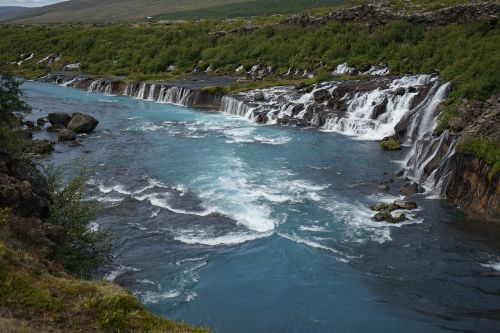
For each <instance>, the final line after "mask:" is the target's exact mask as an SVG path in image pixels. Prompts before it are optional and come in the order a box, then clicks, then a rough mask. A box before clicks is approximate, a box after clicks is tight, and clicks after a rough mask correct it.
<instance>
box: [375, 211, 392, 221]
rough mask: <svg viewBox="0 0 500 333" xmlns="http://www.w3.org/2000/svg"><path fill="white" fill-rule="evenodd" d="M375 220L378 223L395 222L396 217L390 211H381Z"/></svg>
mask: <svg viewBox="0 0 500 333" xmlns="http://www.w3.org/2000/svg"><path fill="white" fill-rule="evenodd" d="M373 219H374V220H375V221H377V222H383V221H385V222H391V223H392V222H393V221H394V217H393V216H392V214H391V212H390V211H388V210H383V211H380V212H378V213H377V214H376V215H375V216H374V217H373Z"/></svg>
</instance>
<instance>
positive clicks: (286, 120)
mask: <svg viewBox="0 0 500 333" xmlns="http://www.w3.org/2000/svg"><path fill="white" fill-rule="evenodd" d="M289 122H290V116H288V115H285V116H283V117H282V118H278V124H280V125H288V124H289Z"/></svg>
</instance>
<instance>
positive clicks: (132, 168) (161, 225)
mask: <svg viewBox="0 0 500 333" xmlns="http://www.w3.org/2000/svg"><path fill="white" fill-rule="evenodd" d="M23 87H24V89H25V99H26V100H27V101H28V103H29V104H30V105H32V106H33V108H34V111H33V113H32V114H31V115H29V116H28V118H30V117H31V118H32V119H36V118H39V117H41V116H45V115H46V114H47V113H49V112H83V113H88V114H91V115H93V116H94V117H96V118H97V119H98V120H99V122H100V123H99V127H98V128H97V130H96V132H95V133H93V134H91V135H88V136H84V137H82V138H81V140H82V142H83V145H82V146H81V147H76V148H75V147H69V146H68V145H66V144H59V145H57V146H56V151H55V152H54V153H53V154H52V155H51V156H50V157H48V158H47V159H46V160H45V161H44V163H54V164H56V165H72V166H74V165H76V164H77V163H76V161H77V160H80V159H82V158H83V160H84V163H86V164H87V165H88V166H90V167H91V168H92V169H93V172H92V175H91V179H90V180H89V188H90V193H89V196H90V197H93V198H94V199H96V200H98V201H99V202H101V203H102V206H103V209H102V211H101V212H100V213H99V216H98V218H97V220H96V223H97V224H98V225H99V228H107V229H110V231H111V234H112V235H113V237H115V239H116V241H117V244H118V247H117V250H116V253H115V261H114V263H113V265H112V267H109V269H107V270H106V272H105V275H106V278H107V279H109V280H114V281H115V282H118V283H120V284H122V285H124V286H126V287H127V288H129V289H130V290H131V291H132V292H133V293H134V294H135V295H136V296H137V297H138V298H139V299H140V300H141V302H142V303H143V304H144V305H145V306H146V307H147V308H148V309H149V310H151V311H153V312H155V313H157V314H159V315H163V316H166V317H168V318H172V319H176V320H184V321H187V322H189V323H192V324H195V325H204V326H209V327H210V328H212V329H213V330H214V331H215V332H337V331H338V332H354V331H370V332H403V331H404V332H424V331H425V332H441V331H449V330H458V331H484V332H487V331H491V332H493V331H495V330H497V329H498V327H499V325H500V248H499V246H498V239H499V237H500V230H499V229H500V228H498V226H495V225H488V224H486V223H481V221H472V220H468V219H466V218H465V217H464V216H463V214H462V213H461V212H459V211H458V210H456V209H455V208H453V207H452V206H450V205H449V204H448V203H447V202H446V201H441V200H428V199H426V198H425V197H424V196H422V197H420V198H417V202H418V204H419V209H418V210H417V211H414V212H412V213H410V214H409V215H408V217H409V220H408V221H407V222H404V223H402V224H400V225H392V224H386V223H381V222H374V221H373V220H372V219H371V217H372V216H373V212H371V211H370V210H369V208H368V205H370V204H373V203H376V202H378V201H381V200H382V201H383V200H387V201H389V200H394V199H397V198H399V194H398V192H397V189H398V188H399V185H400V184H399V183H398V180H397V179H396V177H395V176H394V175H395V174H396V173H397V171H398V168H399V167H400V165H401V164H400V163H395V162H397V161H401V160H402V159H404V157H405V156H406V155H405V154H406V153H407V151H403V152H399V153H387V152H383V151H381V150H380V149H379V147H378V143H377V142H374V141H360V140H356V139H355V138H353V137H348V136H343V135H340V134H338V133H331V132H324V131H317V130H313V129H298V128H293V127H281V126H277V125H268V126H258V125H256V124H254V123H253V122H250V121H248V120H246V119H243V118H240V117H237V116H233V115H228V114H223V113H220V112H203V111H198V110H193V109H189V108H184V107H180V106H176V105H170V104H165V103H156V102H148V101H142V100H137V99H132V98H128V97H118V96H110V95H104V94H97V93H89V92H85V91H81V90H78V89H74V88H69V87H60V86H57V85H53V84H46V83H36V82H27V83H25V84H24V86H23ZM51 135H53V134H48V133H46V132H40V133H38V134H36V136H37V137H41V138H44V137H49V138H53V139H55V137H51ZM391 178H392V179H394V180H395V183H394V184H393V185H391V191H390V192H389V193H385V192H384V193H381V192H377V185H378V183H379V182H380V181H389V180H390V179H391Z"/></svg>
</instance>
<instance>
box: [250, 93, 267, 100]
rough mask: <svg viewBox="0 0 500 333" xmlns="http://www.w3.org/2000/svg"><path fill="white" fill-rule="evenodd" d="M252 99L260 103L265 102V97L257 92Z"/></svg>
mask: <svg viewBox="0 0 500 333" xmlns="http://www.w3.org/2000/svg"><path fill="white" fill-rule="evenodd" d="M253 99H254V100H256V101H259V102H262V101H265V100H266V95H264V93H263V92H258V93H256V94H255V95H253Z"/></svg>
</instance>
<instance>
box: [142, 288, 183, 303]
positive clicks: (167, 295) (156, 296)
mask: <svg viewBox="0 0 500 333" xmlns="http://www.w3.org/2000/svg"><path fill="white" fill-rule="evenodd" d="M180 295H181V291H180V290H178V289H172V290H167V291H164V292H153V291H146V292H144V293H141V294H140V297H141V301H142V303H144V304H157V303H159V302H160V301H163V300H165V299H172V298H176V297H179V296H180Z"/></svg>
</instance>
